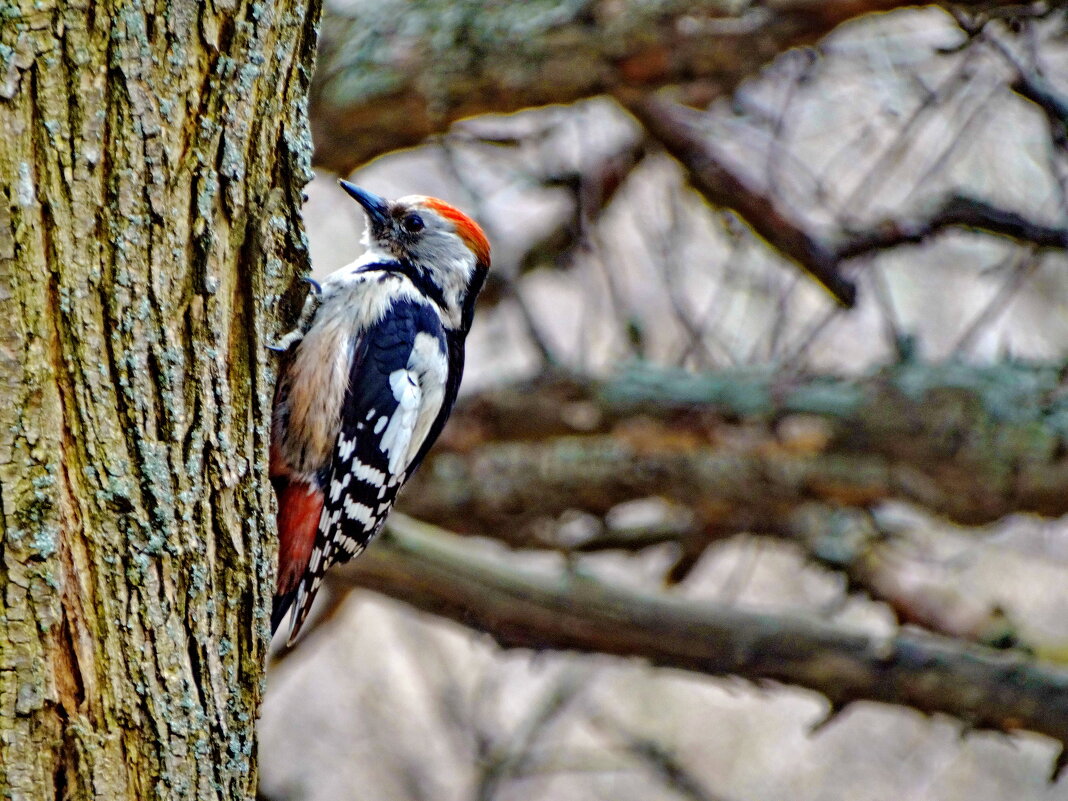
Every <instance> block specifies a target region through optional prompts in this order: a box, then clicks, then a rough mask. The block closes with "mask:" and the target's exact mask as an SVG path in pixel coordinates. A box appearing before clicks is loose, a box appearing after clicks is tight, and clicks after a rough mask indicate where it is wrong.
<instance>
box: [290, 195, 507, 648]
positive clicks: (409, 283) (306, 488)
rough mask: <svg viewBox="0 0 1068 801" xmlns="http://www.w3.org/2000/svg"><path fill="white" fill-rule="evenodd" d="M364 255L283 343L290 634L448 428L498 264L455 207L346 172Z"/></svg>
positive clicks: (312, 303) (314, 301) (309, 304)
mask: <svg viewBox="0 0 1068 801" xmlns="http://www.w3.org/2000/svg"><path fill="white" fill-rule="evenodd" d="M341 186H342V188H344V190H345V191H346V192H348V194H349V195H351V196H352V197H353V199H355V200H356V202H357V203H359V204H360V205H361V206H362V207H363V210H364V212H365V214H366V216H367V231H366V233H365V235H364V244H365V245H366V246H367V251H366V252H365V253H364V254H363V256H362V257H360V258H359V259H357V260H356V261H355V262H353V263H352V264H350V265H348V266H347V267H343V268H341V269H340V270H338V271H337V272H335V273H333V274H331V275H330V276H328V277H327V278H326V279H325V280H323V282H322V284H321V286H320V285H319V284H316V283H315V282H312V281H309V283H311V285H312V291H311V292H309V294H308V299H307V300H306V301H305V304H304V311H303V313H302V314H301V318H300V322H299V324H298V326H297V328H296V329H295V330H294V331H292V332H291V333H290V334H288V335H287V336H286V337H284V338H283V340H282V341H281V342H280V343H279V344H278V346H276V347H275V350H278V351H281V352H283V354H284V355H283V357H282V364H281V366H280V369H279V378H278V386H277V389H276V391H275V400H274V416H273V420H272V431H271V465H270V473H271V481H272V483H273V484H274V489H275V493H276V495H277V498H278V536H279V554H278V584H277V589H276V591H275V599H274V610H273V613H272V616H271V629H272V631H274V630H276V629H277V628H278V626H279V624H280V623H281V622H282V620H283V619H284V617H285V615H286V613H287V612H288V611H289V610H290V609H292V617H291V623H290V633H289V641H290V642H292V641H293V640H294V638H295V637H296V636H297V633H298V632H299V631H300V627H301V625H302V624H303V623H304V620H305V618H306V617H307V614H308V610H309V609H310V607H311V603H312V600H313V599H314V598H315V593H316V592H317V590H318V589H319V584H320V582H321V581H322V578H323V574H324V573H325V572H326V571H327V569H328V568H330V567H331V566H332V565H335V564H338V563H341V562H347V561H348V560H349V559H352V558H353V557H354V556H356V555H357V554H359V553H360V552H361V551H362V550H363V549H364V548H366V547H367V544H368V543H369V542H370V541H371V539H372V538H373V537H374V536H375V534H377V533H378V531H379V530H380V529H381V528H382V524H383V523H384V522H385V520H386V517H387V515H388V514H389V511H390V509H391V508H392V506H393V501H394V499H395V498H396V496H397V492H398V490H400V488H401V487H402V486H403V485H404V482H405V481H407V480H408V478H410V477H411V475H412V473H413V472H415V470H416V468H417V467H418V466H419V464H420V462H422V460H423V457H424V456H426V453H427V451H428V450H429V449H430V446H431V445H432V444H433V443H434V440H436V439H437V437H438V434H440V433H441V429H442V427H443V426H444V425H445V421H446V419H447V418H448V416H449V412H450V411H451V410H452V406H453V403H454V402H455V400H456V393H457V391H458V390H459V388H460V378H461V376H462V374H463V369H464V341H465V339H466V337H467V332H468V331H469V330H470V328H471V320H472V317H473V315H474V311H475V300H476V298H477V297H478V293H479V290H481V288H482V284H483V282H484V281H485V280H486V275H487V273H488V271H489V264H490V253H489V243H488V242H487V241H486V235H485V234H484V233H483V232H482V229H481V228H479V227H478V225H477V224H476V223H475V222H473V221H472V220H471V219H470V218H468V217H467V216H466V215H464V214H463V213H461V212H460V211H457V210H456V209H455V208H453V207H452V206H450V205H449V204H447V203H445V202H443V201H441V200H437V199H435V198H430V197H422V196H411V197H404V198H401V199H400V200H396V201H393V202H389V201H387V200H385V199H383V198H380V197H378V196H376V195H373V194H371V193H370V192H367V191H365V190H363V189H360V188H359V187H357V186H354V185H352V184H350V183H348V182H347V181H342V182H341Z"/></svg>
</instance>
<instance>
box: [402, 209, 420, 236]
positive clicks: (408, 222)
mask: <svg viewBox="0 0 1068 801" xmlns="http://www.w3.org/2000/svg"><path fill="white" fill-rule="evenodd" d="M401 224H402V225H403V226H404V230H405V231H407V232H408V233H410V234H417V233H419V232H420V231H422V230H423V227H424V225H425V223H424V222H423V218H422V217H420V216H419V215H418V214H406V215H404V219H403V220H402V221H401Z"/></svg>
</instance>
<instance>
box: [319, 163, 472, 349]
mask: <svg viewBox="0 0 1068 801" xmlns="http://www.w3.org/2000/svg"><path fill="white" fill-rule="evenodd" d="M340 183H341V188H342V189H344V190H345V191H346V192H348V194H349V195H350V196H352V198H353V199H354V200H355V201H356V202H357V203H359V204H360V205H361V206H362V207H363V210H364V213H365V214H366V215H367V230H366V231H365V233H364V238H363V242H364V244H365V245H366V246H367V248H368V250H370V251H373V252H376V253H377V254H378V255H380V256H381V257H382V258H383V259H384V260H395V261H397V262H399V263H400V264H401V265H402V266H404V267H407V268H409V269H411V270H412V271H413V272H414V273H416V274H417V275H418V276H419V277H421V279H422V281H424V282H426V284H427V285H428V286H426V287H424V288H426V289H428V290H429V291H428V294H430V296H431V297H433V299H434V300H435V301H436V302H437V303H438V305H439V306H440V307H441V310H442V312H443V314H444V317H445V322H446V326H447V327H449V328H452V329H455V330H461V331H465V332H466V331H467V330H468V329H469V328H470V327H471V319H472V316H473V315H474V310H475V299H476V298H477V297H478V293H479V291H480V290H481V289H482V284H483V283H484V282H485V280H486V275H487V273H488V272H489V266H490V247H489V242H488V241H487V240H486V235H485V233H483V231H482V229H481V228H480V227H479V225H478V223H476V222H475V221H474V220H472V219H471V218H470V217H468V216H467V215H466V214H464V213H463V212H461V211H459V210H458V209H456V208H454V207H453V206H451V205H449V204H448V203H446V202H445V201H443V200H438V199H437V198H433V197H424V196H422V195H409V196H407V197H402V198H400V199H399V200H392V201H390V200H386V199H385V198H382V197H379V196H378V195H375V194H372V193H371V192H368V191H367V190H365V189H361V188H360V187H358V186H355V185H354V184H351V183H349V182H348V181H341V182H340Z"/></svg>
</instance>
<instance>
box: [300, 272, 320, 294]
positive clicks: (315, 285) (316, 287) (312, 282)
mask: <svg viewBox="0 0 1068 801" xmlns="http://www.w3.org/2000/svg"><path fill="white" fill-rule="evenodd" d="M300 280H301V281H303V282H304V283H306V284H308V286H310V287H311V288H312V291H313V292H314V293H315V294H316V295H321V294H323V287H322V285H321V284H320V283H319V282H318V281H316V280H315V279H314V278H312V277H311V276H310V275H305V276H302V277H301V279H300Z"/></svg>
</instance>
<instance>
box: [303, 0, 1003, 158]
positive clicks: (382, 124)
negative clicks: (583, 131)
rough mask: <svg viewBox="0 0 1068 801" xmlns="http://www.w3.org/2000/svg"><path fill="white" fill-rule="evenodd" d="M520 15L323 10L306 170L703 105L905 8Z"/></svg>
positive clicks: (590, 6)
mask: <svg viewBox="0 0 1068 801" xmlns="http://www.w3.org/2000/svg"><path fill="white" fill-rule="evenodd" d="M349 5H350V6H352V5H353V4H349ZM531 5H532V4H531V3H491V4H487V3H482V2H473V1H469V2H462V3H454V4H453V8H452V10H451V13H448V14H444V13H441V9H440V6H439V5H438V4H437V3H434V2H421V3H409V4H402V5H401V6H400V9H401V10H400V11H399V12H398V6H397V5H394V4H384V5H383V4H381V3H366V2H361V3H357V4H355V6H354V10H355V11H356V12H357V13H356V14H355V15H354V16H352V17H349V16H346V15H345V14H343V13H340V12H338V11H337V10H332V9H329V8H328V9H327V10H326V12H325V14H324V19H323V29H322V39H321V42H320V47H319V61H318V68H317V70H316V73H315V78H314V84H313V87H312V98H311V109H310V114H311V118H312V129H313V130H312V133H313V137H314V140H315V160H316V162H317V164H318V165H319V166H321V167H325V168H328V169H332V170H335V171H337V172H339V173H348V172H350V171H351V170H352V169H354V168H355V167H356V166H358V165H360V164H362V163H364V162H366V161H369V160H370V159H372V158H374V157H375V156H378V155H381V154H383V153H386V152H389V151H391V150H396V149H398V148H403V147H412V146H414V145H417V144H419V143H420V142H421V141H423V139H425V138H426V137H427V136H428V135H430V134H432V133H439V132H441V131H444V130H445V129H446V128H447V127H448V126H449V125H450V124H451V123H453V122H455V121H456V120H458V119H461V118H463V117H469V116H473V115H476V114H485V113H506V112H510V111H516V110H518V109H522V108H527V107H531V106H542V105H548V104H553V103H571V102H573V101H575V100H579V99H582V98H585V97H591V96H594V95H598V94H605V93H613V92H616V91H619V90H627V89H638V90H642V91H644V90H648V89H652V88H658V87H662V86H667V85H676V84H679V85H687V84H689V85H690V87H691V89H692V92H691V95H692V96H693V97H694V98H695V99H697V98H699V99H700V100H701V101H703V102H705V103H707V102H709V101H710V100H711V99H713V98H715V97H718V96H722V95H724V94H726V93H729V92H730V91H732V90H733V89H734V87H736V86H737V85H738V84H739V83H740V82H741V81H742V80H744V79H746V78H748V77H749V76H751V75H753V74H755V73H756V72H757V70H759V69H760V67H762V66H763V65H764V64H766V63H767V62H768V61H770V60H771V59H773V58H774V57H775V56H776V55H778V54H779V53H781V52H783V51H784V50H787V49H789V48H791V47H797V46H800V45H806V44H812V43H814V42H816V41H818V40H819V39H821V38H822V37H823V36H825V35H826V34H828V33H829V32H830V31H832V30H834V28H835V27H837V26H838V25H840V24H841V23H843V22H846V21H847V20H850V19H854V18H856V17H859V16H863V15H865V14H869V13H875V12H881V11H888V10H891V9H894V8H902V7H907V6H911V5H915V3H913V2H903V1H902V0H775V2H771V3H763V4H759V5H751V4H741V5H739V4H736V3H730V2H727V0H688V1H687V2H683V1H682V0H672V1H671V2H660V3H647V2H640V0H626V2H608V0H590V1H589V2H583V3H571V4H565V5H559V4H537V5H536V7H535V8H534V9H533V10H532V9H531V8H530V7H531ZM994 5H995V6H999V5H1007V3H1003V2H995V3H994ZM398 13H400V14H403V15H404V17H405V19H404V20H398Z"/></svg>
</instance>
